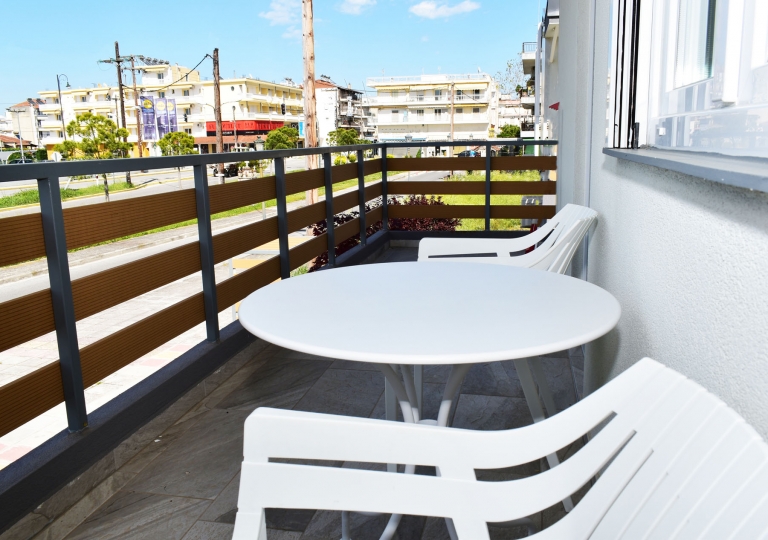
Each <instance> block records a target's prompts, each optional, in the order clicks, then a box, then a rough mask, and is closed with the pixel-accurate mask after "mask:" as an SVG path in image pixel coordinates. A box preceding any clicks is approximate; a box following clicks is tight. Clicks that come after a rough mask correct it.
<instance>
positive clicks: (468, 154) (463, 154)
mask: <svg viewBox="0 0 768 540" xmlns="http://www.w3.org/2000/svg"><path fill="white" fill-rule="evenodd" d="M456 155H457V156H458V157H480V152H476V151H474V150H464V151H463V152H459V153H458V154H456Z"/></svg>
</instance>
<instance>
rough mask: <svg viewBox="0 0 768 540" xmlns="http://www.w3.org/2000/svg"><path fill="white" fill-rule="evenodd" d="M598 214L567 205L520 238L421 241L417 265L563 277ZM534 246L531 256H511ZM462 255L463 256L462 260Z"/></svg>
mask: <svg viewBox="0 0 768 540" xmlns="http://www.w3.org/2000/svg"><path fill="white" fill-rule="evenodd" d="M595 226H597V212H596V211H594V210H592V209H591V208H587V207H585V206H579V205H576V204H567V205H565V207H564V208H563V209H562V210H560V211H559V212H558V213H557V214H555V216H554V217H553V218H552V219H550V220H548V221H547V223H546V224H545V225H544V226H543V227H541V228H540V229H538V230H536V231H534V232H532V233H531V234H527V235H525V236H522V237H520V238H424V239H422V240H421V241H420V242H419V259H418V260H419V262H446V261H448V262H473V263H488V264H507V265H511V266H520V267H525V268H536V269H539V270H546V271H549V272H557V273H559V274H564V273H565V271H566V270H567V269H568V265H570V264H571V259H573V255H574V253H576V249H577V248H578V247H579V244H580V243H581V241H582V240H583V239H584V236H586V234H587V232H588V231H589V230H590V228H593V227H595ZM532 246H537V247H536V249H534V250H533V251H531V252H530V253H525V254H521V255H516V256H511V255H510V253H519V252H523V251H525V250H526V249H528V248H530V247H532ZM462 255H465V256H464V257H462Z"/></svg>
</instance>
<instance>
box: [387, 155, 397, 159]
mask: <svg viewBox="0 0 768 540" xmlns="http://www.w3.org/2000/svg"><path fill="white" fill-rule="evenodd" d="M393 157H395V155H394V154H387V159H389V158H393Z"/></svg>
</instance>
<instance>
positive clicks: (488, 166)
mask: <svg viewBox="0 0 768 540" xmlns="http://www.w3.org/2000/svg"><path fill="white" fill-rule="evenodd" d="M485 230H486V231H490V230H491V144H490V143H488V144H486V145H485Z"/></svg>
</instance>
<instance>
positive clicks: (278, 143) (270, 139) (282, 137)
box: [264, 126, 299, 150]
mask: <svg viewBox="0 0 768 540" xmlns="http://www.w3.org/2000/svg"><path fill="white" fill-rule="evenodd" d="M298 141H299V130H297V129H295V128H292V127H288V126H283V127H281V128H277V129H273V130H272V131H270V132H269V133H267V140H266V141H264V148H265V149H267V150H286V149H289V148H296V143H297V142H298Z"/></svg>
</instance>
